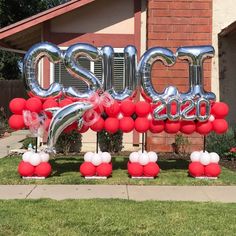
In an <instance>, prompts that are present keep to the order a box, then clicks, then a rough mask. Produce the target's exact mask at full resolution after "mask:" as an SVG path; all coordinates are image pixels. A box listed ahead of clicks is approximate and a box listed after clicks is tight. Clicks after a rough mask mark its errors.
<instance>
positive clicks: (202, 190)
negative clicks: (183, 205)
mask: <svg viewBox="0 0 236 236" xmlns="http://www.w3.org/2000/svg"><path fill="white" fill-rule="evenodd" d="M39 198H51V199H55V200H63V199H91V198H103V199H106V198H119V199H127V200H136V201H145V200H158V201H195V202H224V203H229V202H231V203H236V186H130V185H0V199H39Z"/></svg>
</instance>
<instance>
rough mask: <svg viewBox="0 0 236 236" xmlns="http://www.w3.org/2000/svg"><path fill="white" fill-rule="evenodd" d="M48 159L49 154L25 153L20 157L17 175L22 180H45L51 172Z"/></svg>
mask: <svg viewBox="0 0 236 236" xmlns="http://www.w3.org/2000/svg"><path fill="white" fill-rule="evenodd" d="M49 158H50V157H49V154H47V153H45V152H38V153H35V152H33V151H27V152H25V153H24V154H23V155H22V161H21V162H20V163H19V165H18V173H19V174H20V176H21V177H22V178H24V179H45V178H46V177H48V176H49V175H50V174H51V172H52V167H51V165H50V164H49V162H48V161H49Z"/></svg>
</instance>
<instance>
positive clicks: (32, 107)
mask: <svg viewBox="0 0 236 236" xmlns="http://www.w3.org/2000/svg"><path fill="white" fill-rule="evenodd" d="M124 55H125V56H124V59H125V76H124V77H125V79H124V80H125V81H124V82H125V88H124V89H123V90H122V91H119V92H117V91H115V89H114V86H113V85H114V74H113V70H112V68H113V66H114V49H113V48H112V47H111V46H104V47H102V48H101V49H98V48H97V47H94V46H92V45H90V44H86V43H77V44H74V45H71V46H70V47H69V48H68V49H67V50H66V51H65V52H62V51H61V49H60V48H59V47H58V46H56V45H54V44H52V43H48V42H43V43H38V44H36V45H34V46H32V47H31V48H30V49H29V51H28V52H27V53H26V55H25V57H24V60H23V75H24V76H23V78H24V82H25V85H26V90H27V92H28V94H29V96H30V98H29V99H27V100H25V99H22V98H15V99H13V100H12V101H11V102H10V104H9V108H10V110H11V111H12V113H13V115H12V116H11V117H10V118H9V126H10V127H11V128H12V129H15V130H18V129H23V128H29V129H30V130H31V132H32V133H33V134H34V135H35V136H36V137H43V136H44V134H45V133H46V132H48V141H47V150H46V151H47V152H53V151H54V146H55V144H56V142H57V139H58V137H59V135H60V134H61V133H62V132H66V133H69V132H71V131H72V130H77V131H78V132H80V133H84V132H86V131H87V130H88V129H89V128H90V129H91V130H93V131H95V132H99V131H101V130H102V129H105V130H106V131H107V132H109V133H115V132H117V131H118V130H121V131H123V132H124V133H128V132H132V131H133V130H136V131H137V132H139V133H142V134H144V133H146V132H147V131H150V132H152V133H160V132H163V131H165V132H166V133H170V134H176V133H178V132H182V133H184V134H187V135H190V134H192V133H194V132H197V133H199V134H201V135H204V136H205V135H207V134H209V133H210V132H212V131H214V132H215V133H217V134H222V133H224V132H226V131H227V129H228V123H227V121H226V120H225V117H226V116H227V114H228V112H229V108H228V106H227V104H225V103H222V102H215V99H216V96H215V94H214V93H212V92H208V91H205V89H204V84H203V73H202V72H203V63H204V61H205V60H206V59H208V58H212V57H213V56H214V48H213V47H212V46H192V47H189V46H188V47H180V48H178V49H177V51H176V53H175V54H174V53H173V52H172V51H171V50H169V49H167V48H162V47H153V48H150V49H148V50H147V51H146V52H145V53H144V54H143V55H142V57H141V59H140V61H139V62H137V50H136V48H135V47H134V46H127V47H126V48H124ZM42 57H47V58H48V59H49V61H50V62H51V63H54V64H57V63H64V65H65V68H66V69H67V71H68V73H69V74H71V76H72V77H74V78H76V79H80V80H82V81H84V82H85V83H86V84H87V90H86V91H85V92H84V93H80V92H79V91H78V90H77V89H76V88H74V87H68V88H65V87H63V85H61V84H58V83H53V84H51V85H50V86H49V88H48V89H43V88H42V87H41V86H40V85H39V83H38V81H37V78H36V74H37V73H36V72H37V65H38V62H39V60H40V59H41V58H42ZM80 57H86V58H88V59H89V60H90V61H98V60H101V61H102V65H103V83H101V82H100V80H99V79H98V78H97V77H96V76H95V75H94V74H93V73H92V72H91V71H89V70H87V69H85V68H83V67H81V66H79V65H78V63H77V60H78V59H79V58H80ZM177 58H178V59H180V60H184V61H187V63H188V64H189V90H188V91H187V92H186V93H180V92H179V91H178V89H177V88H176V87H174V86H169V87H167V88H166V89H164V91H163V92H160V93H159V92H157V91H156V90H155V88H154V86H153V84H152V81H151V70H152V65H153V64H154V63H155V62H157V61H160V62H161V63H162V64H164V65H165V66H173V65H174V64H175V63H176V60H177ZM138 91H140V93H141V95H142V96H143V98H144V101H139V102H137V103H135V102H134V98H135V95H136V93H137V92H138ZM37 155H39V154H37V150H36V153H35V154H32V158H31V159H32V160H35V161H36V160H39V158H38V159H37V158H36V156H37ZM153 155H154V154H153ZM206 156H207V155H206V153H205V150H204V152H203V153H202V154H201V158H202V160H208V159H207V157H206ZM130 158H131V157H130ZM132 158H133V157H132ZM132 158H131V160H132ZM148 158H149V154H147V153H145V152H143V153H141V154H140V156H139V159H138V160H139V162H132V161H131V160H130V162H129V163H128V171H129V173H130V175H131V176H136V177H138V176H143V175H145V176H152V177H153V176H157V175H158V173H159V167H158V166H157V164H156V163H155V162H152V161H150V162H147V160H149V159H148ZM204 158H205V159H204ZM100 159H101V156H100V155H99V154H98V153H95V154H94V160H95V163H99V160H100ZM200 160H201V159H200ZM146 162H147V163H146ZM26 163H27V162H26ZM26 163H25V162H24V161H23V162H22V163H20V165H19V172H20V174H21V175H22V176H24V175H25V174H28V175H29V176H30V175H34V174H35V173H36V174H37V175H38V176H40V175H42V172H43V171H42V170H48V172H47V171H46V172H47V173H49V167H48V166H47V164H44V162H42V163H38V165H36V166H37V167H34V168H33V167H30V165H32V164H30V163H27V164H26ZM205 164H206V163H205ZM39 165H41V166H40V167H38V166H39ZM92 165H93V167H92ZM201 165H204V164H201V161H200V162H199V163H197V164H196V162H193V163H191V164H190V166H191V167H190V168H189V172H190V174H191V175H192V176H198V175H199V173H200V174H203V173H204V174H205V175H216V173H212V172H214V171H213V169H215V168H214V166H216V163H211V164H209V165H210V166H209V167H208V164H207V165H204V168H202V166H201ZM25 166H26V167H25ZM33 166H34V165H33ZM33 169H34V171H33ZM36 169H37V170H36ZM26 170H28V173H27V171H26ZM195 171H196V173H197V174H196V173H195ZM111 172H112V167H111V165H110V163H100V164H99V165H95V164H93V163H92V162H91V161H86V160H85V162H84V163H83V164H82V166H81V173H82V175H84V176H86V175H87V174H88V175H102V176H109V175H111ZM209 173H210V174H209ZM43 174H44V175H45V173H43Z"/></svg>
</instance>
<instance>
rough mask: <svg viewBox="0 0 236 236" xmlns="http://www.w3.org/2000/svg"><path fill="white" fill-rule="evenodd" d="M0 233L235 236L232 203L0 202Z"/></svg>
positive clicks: (235, 219)
mask: <svg viewBox="0 0 236 236" xmlns="http://www.w3.org/2000/svg"><path fill="white" fill-rule="evenodd" d="M0 209H1V211H0V219H1V220H0V235H3V236H4V235H6V236H11V235H21V236H24V235H27V236H28V235H30V236H34V235H43V236H44V235H63V236H65V235H68V236H69V235H70V236H73V235H77V236H78V235H83V236H84V235H96V236H97V235H109V236H111V235H112V236H113V235H171V236H172V235H181V236H183V235H188V236H191V235H214V236H217V235H219V236H222V235H235V232H236V224H235V222H236V204H222V203H193V202H157V201H146V202H134V201H128V200H111V199H110V200H66V201H54V200H6V201H0Z"/></svg>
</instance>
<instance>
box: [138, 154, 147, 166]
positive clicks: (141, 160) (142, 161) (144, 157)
mask: <svg viewBox="0 0 236 236" xmlns="http://www.w3.org/2000/svg"><path fill="white" fill-rule="evenodd" d="M139 163H140V164H141V165H143V166H145V165H147V164H148V163H149V157H148V154H147V153H142V154H141V155H140V156H139Z"/></svg>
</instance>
